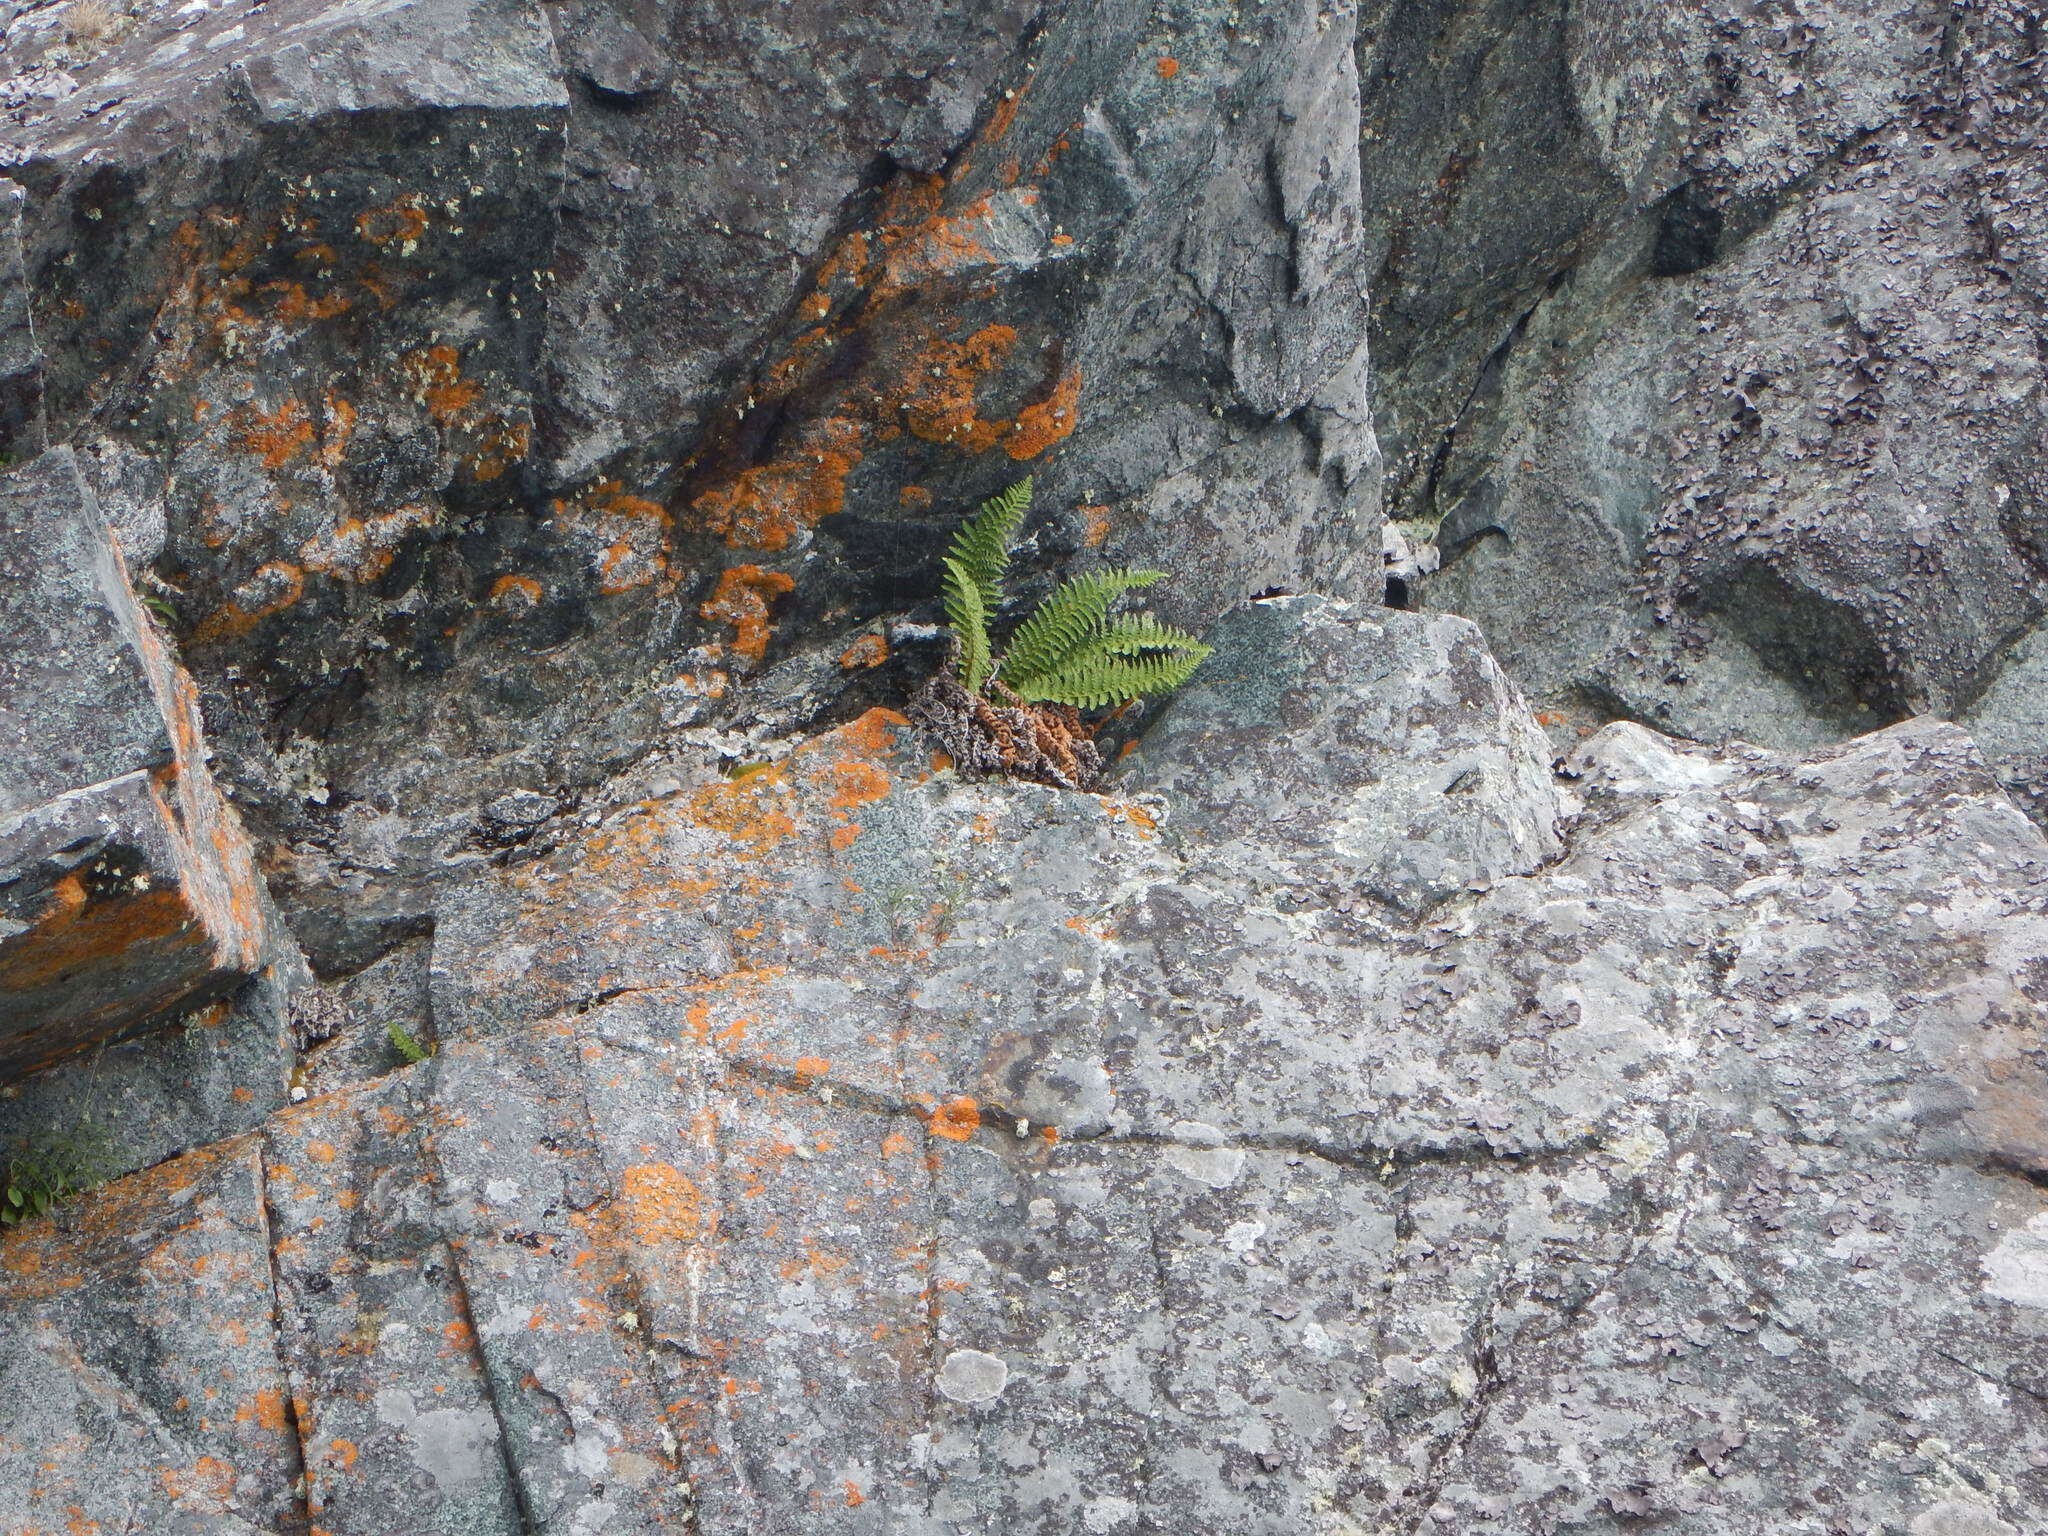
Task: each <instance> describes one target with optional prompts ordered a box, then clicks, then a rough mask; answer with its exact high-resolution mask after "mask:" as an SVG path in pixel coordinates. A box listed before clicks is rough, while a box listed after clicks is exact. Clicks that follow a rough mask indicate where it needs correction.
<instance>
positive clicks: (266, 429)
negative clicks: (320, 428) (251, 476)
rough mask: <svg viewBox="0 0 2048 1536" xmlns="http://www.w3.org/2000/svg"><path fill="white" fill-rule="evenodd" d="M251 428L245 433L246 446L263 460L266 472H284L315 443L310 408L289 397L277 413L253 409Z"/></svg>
mask: <svg viewBox="0 0 2048 1536" xmlns="http://www.w3.org/2000/svg"><path fill="white" fill-rule="evenodd" d="M249 420H250V423H251V425H250V426H249V427H248V428H247V429H245V430H244V431H243V433H242V443H243V446H244V447H246V448H247V449H248V451H249V452H251V453H253V454H255V455H256V456H257V457H258V458H260V459H261V460H262V461H263V467H264V468H265V469H282V468H284V466H285V465H286V464H288V463H290V462H291V461H292V460H293V459H295V458H297V457H298V456H299V455H300V454H302V453H304V452H305V451H306V449H307V448H308V447H309V446H310V445H311V443H312V441H313V423H312V421H311V420H310V419H309V418H308V417H307V415H306V408H305V407H304V406H303V405H301V404H300V403H299V402H298V401H297V400H295V399H293V398H292V397H290V396H286V397H285V400H284V403H283V404H281V405H279V406H278V408H277V409H276V410H274V411H267V412H266V411H259V410H257V409H255V408H254V407H253V406H252V407H250V409H249Z"/></svg>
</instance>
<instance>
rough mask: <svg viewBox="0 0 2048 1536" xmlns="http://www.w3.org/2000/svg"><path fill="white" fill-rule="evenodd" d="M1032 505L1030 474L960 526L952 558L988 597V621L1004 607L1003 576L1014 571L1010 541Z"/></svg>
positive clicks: (950, 553)
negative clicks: (1011, 569)
mask: <svg viewBox="0 0 2048 1536" xmlns="http://www.w3.org/2000/svg"><path fill="white" fill-rule="evenodd" d="M1030 505H1031V477H1030V476H1029V475H1026V476H1025V477H1024V478H1023V479H1022V480H1019V481H1018V482H1017V483H1016V484H1015V485H1013V486H1011V487H1010V488H1009V489H1008V490H1007V491H1001V492H999V493H997V494H996V495H994V496H991V497H989V499H988V500H987V501H984V502H983V503H982V504H981V510H980V511H979V512H977V513H975V514H974V516H973V517H971V518H969V519H968V520H967V521H966V522H964V523H962V524H961V525H960V531H959V532H958V533H956V534H954V535H953V547H952V548H951V549H949V550H947V551H946V554H947V556H948V557H949V558H951V559H953V560H957V561H959V562H960V568H961V569H962V570H963V571H965V572H966V574H967V576H968V579H969V580H971V581H972V582H973V583H974V585H975V586H976V587H978V588H980V589H981V592H982V594H983V596H984V598H985V602H984V606H983V609H982V617H983V618H984V619H992V618H994V617H995V613H996V609H998V608H1000V607H1001V606H1002V604H1003V575H1004V573H1005V572H1006V571H1008V570H1009V568H1010V540H1011V539H1013V538H1015V537H1016V535H1017V525H1018V524H1019V523H1021V522H1023V521H1024V513H1025V511H1026V510H1027V509H1028V508H1029V507H1030Z"/></svg>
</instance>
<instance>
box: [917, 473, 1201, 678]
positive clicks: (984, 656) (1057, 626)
mask: <svg viewBox="0 0 2048 1536" xmlns="http://www.w3.org/2000/svg"><path fill="white" fill-rule="evenodd" d="M1030 501H1031V482H1030V480H1028V479H1025V480H1020V481H1019V482H1018V483H1017V484H1015V485H1013V486H1011V487H1010V488H1009V489H1008V490H1007V491H1004V492H1003V493H1002V494H1001V495H999V496H993V497H990V498H989V500H987V501H985V502H983V503H982V505H981V510H980V511H979V512H978V513H977V514H976V515H975V516H974V517H973V518H971V519H970V520H969V521H968V522H967V523H966V524H965V525H964V526H963V527H962V528H961V530H960V532H959V533H958V535H956V536H955V538H954V540H953V545H952V548H951V549H950V550H948V551H947V553H946V556H945V558H944V560H943V561H942V562H941V564H942V565H943V566H944V568H945V576H944V595H945V606H946V617H947V619H948V620H949V621H950V622H951V623H952V626H953V638H954V640H955V642H956V644H957V646H958V649H959V658H958V660H959V668H960V682H961V684H962V685H963V686H964V687H965V688H966V689H967V691H968V692H969V693H973V694H980V693H981V692H982V691H983V690H984V689H985V688H986V687H987V686H988V684H989V682H990V680H991V679H993V680H994V681H995V682H996V684H998V685H999V686H1000V687H1001V688H1003V689H1005V690H1007V692H1009V693H1010V694H1012V695H1014V696H1015V697H1016V698H1019V699H1022V700H1024V701H1025V702H1026V703H1031V704H1070V705H1073V706H1074V707H1076V708H1078V709H1105V708H1109V707H1112V706H1114V705H1117V704H1122V703H1126V702H1128V701H1130V700H1132V699H1136V698H1141V697H1143V696H1145V695H1147V694H1155V693H1168V692H1171V691H1172V690H1173V689H1175V688H1178V687H1179V686H1180V685H1181V684H1182V683H1184V682H1186V681H1187V679H1188V677H1189V676H1190V675H1191V674H1192V673H1193V672H1194V670H1195V668H1196V667H1198V666H1200V665H1201V664H1202V660H1203V658H1204V657H1206V656H1207V655H1208V654H1209V647H1208V646H1206V645H1204V644H1202V642H1201V641H1199V640H1197V639H1196V638H1195V637H1194V636H1193V635H1190V634H1188V633H1186V632H1185V631H1183V630H1179V629H1175V628H1174V627H1173V626H1172V625H1169V624H1162V623H1160V622H1159V620H1157V619H1155V618H1153V617H1152V616H1151V615H1150V614H1137V615H1130V614H1123V615H1115V616H1112V614H1111V612H1110V610H1111V609H1112V608H1113V607H1114V606H1115V604H1116V602H1117V600H1118V599H1119V598H1121V597H1122V596H1123V595H1124V594H1125V593H1126V592H1131V591H1135V590H1136V589H1138V588H1140V587H1149V586H1151V585H1152V584H1153V583H1154V582H1156V581H1159V580H1161V579H1163V577H1164V575H1165V573H1164V572H1163V571H1137V570H1107V571H1094V572H1090V573H1088V574H1086V575H1082V576H1076V577H1074V578H1072V579H1071V580H1069V581H1065V582H1062V583H1061V584H1060V586H1059V587H1058V588H1057V589H1056V590H1055V591H1054V592H1053V594H1052V595H1051V596H1050V597H1048V598H1047V599H1046V600H1045V601H1044V602H1043V603H1041V604H1039V606H1038V608H1037V609H1036V611H1034V612H1033V613H1032V614H1031V615H1030V617H1028V618H1027V619H1025V620H1024V622H1023V623H1021V624H1019V625H1018V626H1017V629H1016V632H1015V633H1014V634H1013V635H1011V637H1010V643H1009V645H1008V647H1007V648H1006V649H1005V651H1004V653H1003V655H1002V656H1001V657H1000V658H997V657H996V656H995V654H994V645H993V642H992V641H991V639H990V629H991V626H992V625H993V623H994V621H995V616H996V611H997V609H999V608H1000V607H1001V606H1002V602H1003V577H1004V575H1005V573H1006V572H1007V571H1008V569H1009V564H1010V540H1011V539H1012V538H1013V537H1014V536H1015V534H1016V530H1017V525H1018V524H1019V523H1021V522H1022V521H1023V519H1024V512H1025V509H1026V508H1027V507H1028V506H1029V505H1030Z"/></svg>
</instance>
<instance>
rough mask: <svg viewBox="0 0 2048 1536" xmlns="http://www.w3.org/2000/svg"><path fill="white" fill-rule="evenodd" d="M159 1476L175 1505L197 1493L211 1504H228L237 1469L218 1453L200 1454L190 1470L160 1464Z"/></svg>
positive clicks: (232, 1491) (197, 1495)
mask: <svg viewBox="0 0 2048 1536" xmlns="http://www.w3.org/2000/svg"><path fill="white" fill-rule="evenodd" d="M157 1475H158V1476H159V1477H161V1478H162V1479H163V1485H164V1492H165V1493H167V1494H168V1495H170V1498H171V1502H172V1503H174V1504H180V1503H183V1502H185V1501H186V1500H188V1499H191V1498H193V1497H195V1496H196V1497H198V1498H200V1499H203V1500H205V1501H207V1502H209V1503H214V1504H225V1503H226V1502H227V1500H228V1498H229V1497H230V1496H231V1495H232V1494H233V1493H234V1491H235V1469H234V1467H233V1466H232V1465H231V1464H230V1463H228V1462H225V1461H222V1460H221V1459H220V1458H219V1457H218V1456H202V1457H200V1458H199V1459H198V1460H197V1461H196V1462H194V1463H193V1464H192V1467H191V1470H190V1471H185V1470H181V1469H180V1468H177V1467H159V1468H158V1469H157Z"/></svg>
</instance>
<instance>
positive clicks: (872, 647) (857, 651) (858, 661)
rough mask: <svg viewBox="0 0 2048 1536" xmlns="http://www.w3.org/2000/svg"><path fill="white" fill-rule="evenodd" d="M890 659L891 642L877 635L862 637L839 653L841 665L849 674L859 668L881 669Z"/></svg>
mask: <svg viewBox="0 0 2048 1536" xmlns="http://www.w3.org/2000/svg"><path fill="white" fill-rule="evenodd" d="M888 659H889V642H888V640H887V639H886V638H885V637H883V636H881V635H876V634H868V635H862V636H860V637H859V638H858V639H856V640H855V641H854V642H853V644H851V645H849V646H848V647H847V648H846V649H845V650H843V651H841V652H840V653H839V665H840V666H842V667H844V668H845V669H846V670H847V671H849V672H851V671H854V670H855V669H857V668H860V669H864V668H869V667H879V666H880V665H881V664H882V663H883V662H885V661H887V660H888Z"/></svg>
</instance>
